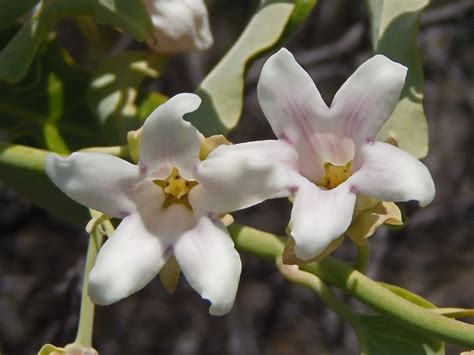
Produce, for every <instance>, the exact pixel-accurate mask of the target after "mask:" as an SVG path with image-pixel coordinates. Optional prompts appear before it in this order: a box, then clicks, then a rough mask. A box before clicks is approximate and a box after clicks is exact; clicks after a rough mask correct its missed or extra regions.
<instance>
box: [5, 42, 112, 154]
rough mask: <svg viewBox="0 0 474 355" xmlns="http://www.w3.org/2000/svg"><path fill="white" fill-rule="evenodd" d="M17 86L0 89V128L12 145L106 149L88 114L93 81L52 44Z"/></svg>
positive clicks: (95, 125) (49, 44)
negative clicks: (101, 147)
mask: <svg viewBox="0 0 474 355" xmlns="http://www.w3.org/2000/svg"><path fill="white" fill-rule="evenodd" d="M32 69H33V70H30V71H29V74H28V75H27V77H26V78H25V79H24V80H22V81H21V83H19V84H6V83H0V91H1V92H2V95H1V97H0V128H1V129H3V130H5V131H6V132H7V133H8V137H9V138H10V139H9V140H10V141H14V142H16V143H21V144H28V145H34V146H37V147H45V148H47V149H49V150H52V151H54V152H58V153H67V152H68V151H69V149H68V147H69V148H70V149H72V150H76V149H80V148H83V147H85V146H93V145H98V144H102V143H103V142H104V140H103V139H102V137H101V136H100V135H99V134H98V133H97V132H100V126H99V125H98V123H97V122H96V118H95V116H93V114H92V112H91V111H90V110H89V106H88V104H87V101H86V98H85V96H86V89H87V86H88V84H89V76H88V75H86V74H85V73H84V72H82V71H81V70H80V69H79V68H77V67H76V66H75V65H74V64H73V63H72V62H71V59H70V58H69V57H68V56H67V54H65V52H63V51H62V50H60V49H59V48H58V46H57V45H55V44H54V43H53V44H51V43H47V45H45V46H44V48H43V51H42V52H41V55H39V56H38V57H37V58H36V59H35V61H34V65H33V67H32Z"/></svg>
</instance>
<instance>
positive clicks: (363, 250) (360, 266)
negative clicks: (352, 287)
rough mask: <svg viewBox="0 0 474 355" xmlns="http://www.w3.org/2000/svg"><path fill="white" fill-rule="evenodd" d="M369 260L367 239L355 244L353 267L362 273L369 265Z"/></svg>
mask: <svg viewBox="0 0 474 355" xmlns="http://www.w3.org/2000/svg"><path fill="white" fill-rule="evenodd" d="M369 260H370V246H369V243H368V241H367V240H365V241H364V243H363V244H360V245H357V259H356V262H355V264H354V269H356V270H357V271H360V272H362V273H364V272H365V271H366V270H367V266H369Z"/></svg>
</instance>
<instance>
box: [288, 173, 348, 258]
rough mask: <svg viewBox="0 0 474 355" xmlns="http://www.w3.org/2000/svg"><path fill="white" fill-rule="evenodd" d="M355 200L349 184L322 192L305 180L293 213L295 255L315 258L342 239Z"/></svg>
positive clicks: (296, 199)
mask: <svg viewBox="0 0 474 355" xmlns="http://www.w3.org/2000/svg"><path fill="white" fill-rule="evenodd" d="M355 200H356V195H355V194H354V193H352V192H351V188H350V185H349V184H347V183H346V182H345V183H342V184H341V185H339V186H338V187H336V188H334V189H332V190H322V189H320V188H319V187H317V186H316V185H314V184H312V183H310V182H309V181H307V180H305V179H302V180H301V181H300V183H299V188H298V192H297V193H296V196H295V201H294V203H293V210H292V212H291V226H292V231H291V236H292V237H293V239H294V241H295V255H296V256H297V257H298V258H300V259H302V260H310V259H313V258H315V257H317V256H318V255H319V254H320V253H322V252H323V251H324V250H325V249H326V248H327V247H328V246H329V245H330V244H331V243H332V242H333V241H334V240H336V239H337V238H338V237H340V236H341V235H342V234H343V233H344V232H345V231H346V230H347V228H348V227H349V225H350V223H351V220H352V213H353V211H354V205H355Z"/></svg>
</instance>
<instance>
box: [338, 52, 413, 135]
mask: <svg viewBox="0 0 474 355" xmlns="http://www.w3.org/2000/svg"><path fill="white" fill-rule="evenodd" d="M406 72H407V68H406V67H404V66H403V65H401V64H398V63H396V62H393V61H391V60H390V59H388V58H387V57H385V56H383V55H376V56H374V57H372V58H370V59H369V60H367V61H366V62H364V63H363V64H362V65H361V66H360V67H359V68H358V69H357V70H356V71H355V72H354V74H352V75H351V76H350V77H349V79H347V81H346V82H345V83H344V84H343V85H342V86H341V88H340V89H339V91H338V92H337V93H336V95H335V96H334V100H333V102H332V105H331V109H330V112H331V117H332V119H333V120H337V121H340V124H341V126H342V130H343V133H344V136H346V137H350V138H352V139H353V140H354V141H355V142H356V144H362V143H365V142H367V141H373V140H374V138H375V135H376V134H377V133H378V131H379V130H380V128H382V126H383V124H384V123H385V121H387V119H388V118H389V117H390V115H391V114H392V112H393V110H394V109H395V105H396V104H397V102H398V99H399V97H400V92H401V91H402V88H403V85H404V83H405V76H406Z"/></svg>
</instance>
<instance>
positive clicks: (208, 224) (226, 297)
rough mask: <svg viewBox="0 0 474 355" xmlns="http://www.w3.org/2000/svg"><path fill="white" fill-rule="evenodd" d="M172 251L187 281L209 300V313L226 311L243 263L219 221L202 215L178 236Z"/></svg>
mask: <svg viewBox="0 0 474 355" xmlns="http://www.w3.org/2000/svg"><path fill="white" fill-rule="evenodd" d="M174 253H175V257H176V260H177V261H178V264H179V266H180V267H181V270H182V271H183V274H184V276H185V277H186V279H187V280H188V282H189V284H190V285H191V286H192V287H193V288H194V289H195V290H196V291H197V292H198V293H199V294H200V295H201V297H202V298H204V299H207V300H209V301H210V302H211V306H210V308H209V313H210V314H211V315H216V316H220V315H224V314H226V313H227V312H229V311H230V309H231V308H232V306H233V305H234V301H235V296H236V293H237V288H238V285H239V279H240V273H241V271H242V263H241V261H240V256H239V253H237V251H236V250H235V248H234V242H233V241H232V239H231V237H230V236H229V234H228V232H227V230H226V229H225V227H224V225H223V224H222V222H221V221H219V220H211V219H210V218H208V217H207V216H202V217H201V218H199V220H198V223H197V225H196V227H195V228H194V229H192V230H190V231H188V232H186V233H184V234H183V236H182V237H181V238H180V239H179V241H178V242H177V243H176V245H175V247H174Z"/></svg>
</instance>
